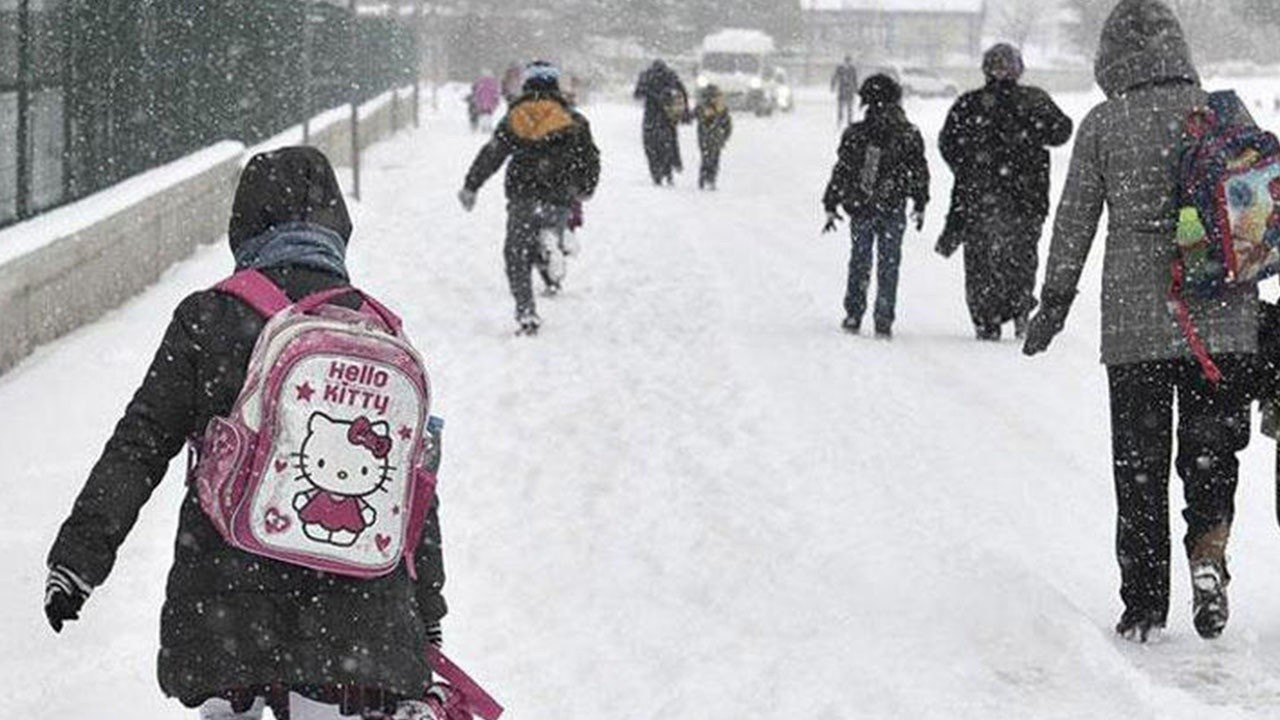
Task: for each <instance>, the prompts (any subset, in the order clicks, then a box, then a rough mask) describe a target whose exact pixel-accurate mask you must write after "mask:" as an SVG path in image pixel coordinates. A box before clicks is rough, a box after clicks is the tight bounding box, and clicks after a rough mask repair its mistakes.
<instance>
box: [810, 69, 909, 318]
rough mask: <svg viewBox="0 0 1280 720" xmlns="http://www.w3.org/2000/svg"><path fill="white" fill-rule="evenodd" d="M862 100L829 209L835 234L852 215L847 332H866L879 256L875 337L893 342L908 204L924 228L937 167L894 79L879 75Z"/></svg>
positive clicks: (827, 200)
mask: <svg viewBox="0 0 1280 720" xmlns="http://www.w3.org/2000/svg"><path fill="white" fill-rule="evenodd" d="M858 94H859V95H860V96H861V97H862V104H863V105H864V106H865V107H866V114H865V115H864V116H863V119H862V120H861V121H860V122H856V123H854V124H852V125H850V126H849V127H848V129H846V130H845V131H844V135H843V136H842V137H841V138H840V149H839V150H838V151H837V154H836V164H835V167H834V168H832V170H831V180H830V181H829V182H828V183H827V190H826V193H825V194H823V196H822V205H823V208H824V209H825V210H826V212H827V226H826V228H825V230H834V229H835V223H836V221H837V220H839V218H840V215H839V209H840V208H844V210H845V212H847V213H849V231H850V234H851V237H852V242H853V248H852V251H851V253H850V255H849V277H848V282H847V284H846V288H845V297H844V310H845V319H844V322H843V323H842V327H843V328H844V330H845V331H846V332H849V333H854V334H857V333H858V332H860V331H861V327H862V315H863V313H864V312H865V311H866V309H867V307H866V306H867V288H868V286H869V285H870V283H871V259H872V255H873V253H874V254H875V256H876V262H875V264H876V304H875V311H874V316H875V332H876V335H877V336H878V337H881V338H886V339H887V338H889V337H891V336H892V334H893V329H892V328H893V320H894V314H895V308H896V306H897V297H898V266H899V263H900V261H901V258H902V234H903V232H905V230H906V226H907V200H911V203H912V210H911V214H912V216H913V218H914V219H915V224H916V230H919V229H920V228H921V227H922V226H923V224H924V210H925V206H926V205H927V204H928V203H929V167H928V165H927V163H926V161H925V157H924V140H923V139H922V138H921V136H920V131H919V130H918V129H916V127H915V126H914V125H912V124H911V123H910V122H908V121H907V115H906V113H905V112H903V110H902V105H901V102H902V87H901V86H900V85H898V83H897V82H895V81H894V80H893V79H892V78H890V77H889V76H887V75H880V74H877V75H872V76H871V77H869V78H867V79H866V81H865V82H864V83H863V84H862V88H861V89H860V90H859V92H858Z"/></svg>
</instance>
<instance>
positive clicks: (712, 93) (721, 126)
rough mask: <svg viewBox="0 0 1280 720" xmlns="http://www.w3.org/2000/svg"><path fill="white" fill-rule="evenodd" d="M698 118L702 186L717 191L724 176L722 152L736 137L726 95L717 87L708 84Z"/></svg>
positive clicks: (697, 108) (703, 92)
mask: <svg viewBox="0 0 1280 720" xmlns="http://www.w3.org/2000/svg"><path fill="white" fill-rule="evenodd" d="M693 112H694V116H695V117H696V118H697V119H698V149H699V150H701V151H702V167H701V168H700V169H699V171H698V187H699V188H701V189H703V190H715V189H716V179H717V178H718V177H719V175H720V151H721V150H723V149H724V145H725V143H727V142H728V141H729V136H730V135H732V134H733V118H732V117H730V115H729V107H728V106H727V105H725V102H724V93H722V92H720V88H718V87H716V86H715V85H708V86H706V87H705V88H703V89H702V92H701V93H699V98H698V106H697V107H696V108H695V109H694V111H693Z"/></svg>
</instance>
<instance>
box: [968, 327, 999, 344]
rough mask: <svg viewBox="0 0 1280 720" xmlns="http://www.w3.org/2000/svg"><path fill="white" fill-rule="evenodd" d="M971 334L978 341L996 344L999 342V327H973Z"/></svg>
mask: <svg viewBox="0 0 1280 720" xmlns="http://www.w3.org/2000/svg"><path fill="white" fill-rule="evenodd" d="M973 334H974V336H975V337H977V338H978V339H979V340H983V341H986V342H997V341H998V340H1000V326H999V325H975V326H974V328H973Z"/></svg>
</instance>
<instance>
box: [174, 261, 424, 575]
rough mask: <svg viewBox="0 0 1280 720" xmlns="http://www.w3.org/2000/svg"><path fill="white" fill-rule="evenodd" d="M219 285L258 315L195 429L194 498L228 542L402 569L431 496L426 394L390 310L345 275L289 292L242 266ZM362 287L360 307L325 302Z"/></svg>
mask: <svg viewBox="0 0 1280 720" xmlns="http://www.w3.org/2000/svg"><path fill="white" fill-rule="evenodd" d="M215 289H216V290H218V291H221V292H224V293H227V294H230V295H233V296H235V297H238V298H240V299H241V300H243V301H244V302H246V303H247V304H249V305H250V306H251V307H253V308H254V309H256V310H257V311H258V312H259V313H261V314H262V315H263V316H264V317H266V318H267V324H266V326H265V327H264V328H263V330H262V333H261V335H259V336H258V341H257V344H256V345H255V346H254V349H253V354H252V355H251V356H250V360H249V367H248V372H247V374H246V377H245V383H244V387H243V388H241V390H240V394H239V396H238V397H237V398H236V401H235V405H234V406H233V407H232V410H231V413H230V415H229V416H227V417H214V418H213V419H212V420H211V421H210V422H209V426H208V428H206V430H205V433H204V436H203V438H201V439H200V440H199V441H198V442H196V441H193V446H194V447H195V448H196V451H197V452H196V454H197V456H198V461H197V463H196V464H195V467H194V470H193V472H192V476H193V481H194V482H195V483H196V487H197V490H198V492H199V496H200V504H201V506H202V507H203V508H204V511H205V513H206V514H207V515H208V516H209V518H210V519H211V520H212V521H213V524H214V526H216V527H217V528H218V531H219V532H220V533H221V534H222V536H223V537H224V538H226V540H227V542H229V543H230V544H231V545H233V546H235V547H237V548H240V549H242V550H245V551H247V552H251V553H255V554H258V555H262V556H264V557H269V558H273V559H276V560H282V561H285V562H289V563H293V564H296V565H301V566H303V567H308V568H312V569H315V570H322V571H325V572H333V573H339V574H342V575H348V576H353V577H359V578H372V577H378V576H380V575H385V574H387V573H389V572H391V571H392V570H394V569H395V568H396V567H397V566H398V565H399V563H400V560H401V558H404V560H405V561H406V566H407V569H408V571H409V574H410V575H411V576H415V577H416V573H415V571H414V562H413V552H414V549H415V548H416V546H417V544H418V541H419V538H420V536H421V534H422V526H423V523H424V521H425V518H426V514H427V512H428V511H429V510H430V508H431V505H432V503H433V502H434V496H435V482H436V478H435V474H434V473H432V472H431V471H429V470H428V469H427V463H426V455H427V450H428V447H427V446H428V443H429V442H430V440H429V438H428V437H427V436H426V434H425V433H426V424H427V419H428V417H429V415H428V410H429V404H430V398H431V392H430V384H429V382H428V379H427V374H426V370H425V368H424V366H423V363H422V358H421V356H420V355H419V354H418V352H417V351H416V350H415V349H414V348H413V346H412V345H411V344H410V343H409V341H408V340H407V339H406V338H405V336H404V332H403V330H402V328H401V324H400V319H399V318H397V317H396V316H395V315H394V314H393V313H391V312H390V311H389V310H387V309H386V308H385V307H383V306H382V305H381V304H379V303H378V302H377V301H376V300H374V299H373V298H371V297H369V296H367V295H365V294H364V293H361V292H360V291H358V290H356V289H354V288H351V287H339V288H333V289H330V290H325V291H322V292H319V293H316V294H314V295H311V296H308V297H306V298H303V299H302V300H299V301H298V302H296V303H294V302H292V301H291V300H290V299H289V298H288V296H287V295H285V293H284V292H283V291H282V290H281V289H280V288H279V287H277V286H276V285H275V283H273V282H272V281H271V280H270V279H269V278H267V277H266V276H265V275H263V274H261V273H259V272H258V271H256V270H246V271H242V272H239V273H236V274H235V275H233V276H231V277H230V278H228V279H227V280H224V281H223V282H221V283H219V284H218V285H217V286H216V288H215ZM353 292H354V293H358V294H359V295H360V296H361V297H362V298H363V303H362V305H361V307H360V309H359V310H352V309H350V308H345V307H340V306H337V305H332V304H329V302H328V301H330V300H332V299H334V298H335V297H339V296H343V295H350V294H351V293H353Z"/></svg>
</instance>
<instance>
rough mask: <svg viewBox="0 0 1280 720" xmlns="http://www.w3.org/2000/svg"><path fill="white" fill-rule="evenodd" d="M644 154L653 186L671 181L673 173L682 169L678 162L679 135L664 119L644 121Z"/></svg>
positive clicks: (675, 128)
mask: <svg viewBox="0 0 1280 720" xmlns="http://www.w3.org/2000/svg"><path fill="white" fill-rule="evenodd" d="M644 154H645V159H647V160H648V161H649V175H650V177H652V178H653V182H654V183H655V184H660V183H662V182H663V181H664V180H671V177H672V174H673V173H675V172H678V171H680V170H683V169H684V164H683V163H682V162H681V161H680V133H679V131H678V129H677V127H676V126H675V125H673V124H671V123H670V122H669V121H667V120H666V118H656V119H653V120H648V119H646V120H645V124H644Z"/></svg>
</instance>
